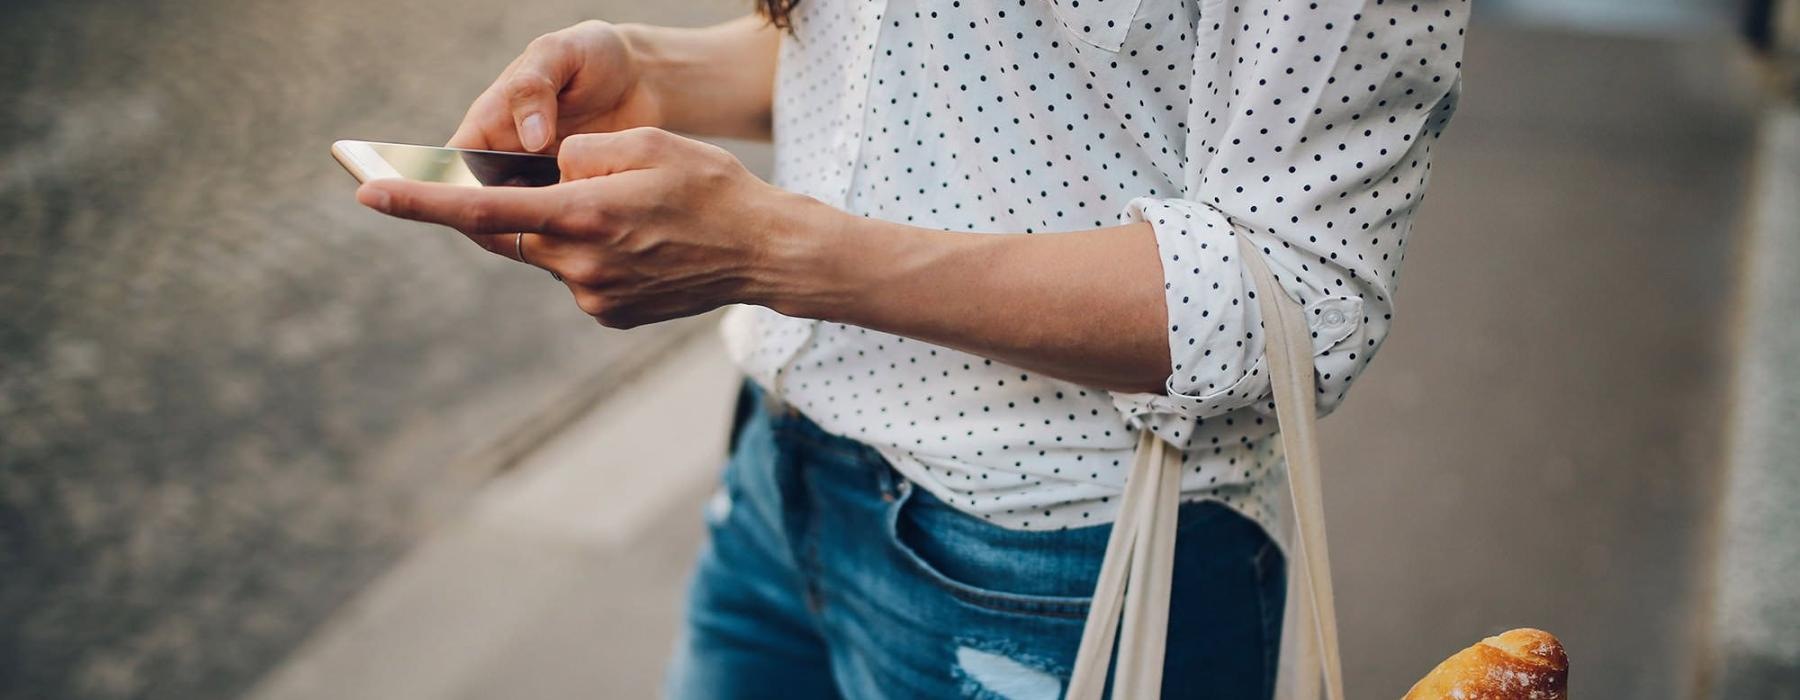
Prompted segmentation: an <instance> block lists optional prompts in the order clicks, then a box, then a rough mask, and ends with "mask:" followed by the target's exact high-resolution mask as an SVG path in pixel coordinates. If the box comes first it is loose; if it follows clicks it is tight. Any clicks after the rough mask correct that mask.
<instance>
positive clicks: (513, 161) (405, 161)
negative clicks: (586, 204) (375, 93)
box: [331, 140, 562, 187]
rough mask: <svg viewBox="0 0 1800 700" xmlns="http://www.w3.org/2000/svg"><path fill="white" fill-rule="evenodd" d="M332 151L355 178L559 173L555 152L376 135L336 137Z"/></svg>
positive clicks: (536, 177)
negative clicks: (374, 138) (393, 140)
mask: <svg viewBox="0 0 1800 700" xmlns="http://www.w3.org/2000/svg"><path fill="white" fill-rule="evenodd" d="M331 155H332V156H333V157H335V158H337V162H338V164H339V165H342V166H344V169H345V170H348V171H350V174H351V175H353V176H355V177H356V180H357V181H358V182H368V181H370V180H382V179H389V178H402V179H407V180H422V181H424V182H443V183H448V184H452V185H475V186H485V187H543V186H545V185H554V184H556V183H557V182H558V181H560V180H561V179H562V171H561V170H560V169H558V168H557V167H556V156H546V155H539V154H536V153H508V152H505V151H477V150H471V149H466V148H447V147H444V146H418V145H414V144H410V143H382V142H380V141H349V140H345V141H338V142H336V143H333V144H331Z"/></svg>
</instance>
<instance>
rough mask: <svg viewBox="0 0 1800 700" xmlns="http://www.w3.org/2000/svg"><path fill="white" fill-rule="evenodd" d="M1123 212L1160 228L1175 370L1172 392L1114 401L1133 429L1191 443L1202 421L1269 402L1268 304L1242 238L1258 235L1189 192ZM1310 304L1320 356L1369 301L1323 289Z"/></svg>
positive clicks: (1169, 384) (1137, 203) (1274, 263)
mask: <svg viewBox="0 0 1800 700" xmlns="http://www.w3.org/2000/svg"><path fill="white" fill-rule="evenodd" d="M1123 218H1124V219H1125V220H1126V221H1127V222H1138V221H1144V222H1148V223H1150V225H1151V227H1152V229H1154V230H1155V232H1156V245H1157V249H1158V251H1159V253H1160V255H1161V257H1162V270H1163V297H1164V302H1165V303H1166V305H1167V308H1168V318H1169V326H1168V329H1167V330H1168V341H1169V364H1170V374H1169V377H1168V378H1167V380H1166V381H1165V383H1164V392H1165V393H1163V394H1148V393H1140V394H1125V393H1114V394H1113V395H1112V398H1113V405H1114V406H1115V407H1116V408H1117V409H1118V410H1119V411H1120V412H1121V413H1123V414H1125V415H1126V416H1127V418H1128V420H1129V421H1130V422H1131V423H1133V424H1134V427H1138V428H1144V429H1149V430H1152V431H1153V432H1155V433H1156V434H1157V435H1158V436H1159V437H1162V438H1163V439H1165V440H1169V441H1170V442H1171V443H1174V444H1176V445H1177V446H1185V445H1186V442H1185V441H1186V438H1187V437H1188V436H1189V435H1191V434H1192V432H1193V427H1194V426H1195V425H1196V424H1197V422H1198V421H1201V420H1204V419H1206V418H1210V417H1213V416H1218V415H1221V414H1225V413H1228V412H1231V411H1234V410H1237V409H1241V408H1244V407H1246V406H1252V405H1256V404H1258V403H1259V402H1266V401H1267V400H1268V397H1269V379H1268V368H1267V365H1266V362H1267V360H1266V359H1265V355H1264V347H1263V334H1262V328H1261V324H1262V311H1261V310H1260V309H1259V308H1258V307H1257V303H1256V300H1255V298H1254V297H1252V296H1251V295H1250V292H1251V291H1253V290H1254V289H1255V286H1254V284H1253V282H1252V279H1251V276H1250V271H1249V269H1248V268H1247V267H1245V266H1244V264H1243V261H1242V260H1240V259H1239V258H1240V254H1239V249H1238V243H1237V238H1236V237H1237V236H1253V239H1255V238H1259V237H1255V236H1254V235H1253V234H1251V233H1250V232H1248V231H1247V230H1245V229H1243V228H1242V227H1237V226H1235V225H1234V224H1233V223H1232V221H1231V220H1230V219H1228V218H1227V217H1226V216H1225V215H1224V214H1223V213H1222V212H1220V211H1218V210H1217V209H1214V208H1212V207H1210V206H1207V205H1205V204H1201V203H1197V202H1192V201H1188V200H1182V199H1154V198H1148V197H1145V198H1138V199H1134V200H1132V201H1131V202H1130V203H1129V205H1128V206H1127V208H1126V211H1125V213H1124V215H1123ZM1259 242H1260V241H1259ZM1272 258H1273V256H1272ZM1279 262H1280V261H1279V260H1276V259H1271V260H1270V261H1269V264H1270V266H1271V267H1273V268H1276V269H1277V270H1278V271H1279V270H1280V269H1281V268H1282V267H1284V266H1282V265H1280V264H1279ZM1278 274H1279V272H1278ZM1282 276H1283V277H1286V276H1285V275H1282ZM1288 284H1295V283H1294V282H1290V281H1288V280H1285V279H1284V280H1283V285H1284V287H1285V286H1287V285H1288ZM1296 289H1297V291H1300V292H1301V293H1302V295H1304V292H1305V291H1306V290H1305V288H1304V286H1300V285H1296ZM1282 291H1283V293H1287V294H1289V296H1290V297H1294V296H1296V295H1295V294H1294V293H1292V292H1291V291H1290V290H1287V289H1283V290H1282ZM1302 298H1304V296H1302ZM1306 311H1307V314H1306V316H1307V322H1308V324H1309V326H1311V330H1312V341H1313V351H1314V355H1315V357H1317V356H1319V355H1322V354H1326V353H1328V352H1329V350H1330V349H1331V348H1332V346H1334V345H1336V344H1337V343H1338V342H1340V341H1342V340H1344V339H1345V338H1347V337H1349V336H1351V335H1352V334H1355V333H1356V331H1357V330H1358V327H1359V326H1360V323H1361V319H1362V300H1361V299H1359V298H1356V297H1349V296H1330V297H1324V296H1321V297H1319V298H1317V299H1315V300H1313V301H1312V302H1310V303H1308V304H1307V305H1306Z"/></svg>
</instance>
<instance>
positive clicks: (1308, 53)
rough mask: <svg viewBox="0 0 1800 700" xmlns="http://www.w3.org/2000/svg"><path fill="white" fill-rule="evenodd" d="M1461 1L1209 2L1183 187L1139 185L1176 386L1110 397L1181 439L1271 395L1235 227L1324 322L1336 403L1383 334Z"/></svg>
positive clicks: (1456, 40)
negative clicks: (1158, 259)
mask: <svg viewBox="0 0 1800 700" xmlns="http://www.w3.org/2000/svg"><path fill="white" fill-rule="evenodd" d="M1468 11H1469V4H1468V2H1467V1H1466V0H1456V1H1447V2H1392V1H1385V2H1384V1H1381V0H1367V1H1332V0H1319V1H1318V2H1311V3H1305V2H1301V3H1296V2H1283V1H1280V0H1242V1H1235V2H1232V1H1227V2H1213V1H1211V0H1207V2H1205V3H1204V6H1203V8H1202V11H1201V17H1202V19H1201V20H1200V23H1199V26H1198V27H1197V28H1196V41H1197V45H1196V49H1195V53H1194V68H1193V81H1192V84H1191V85H1190V86H1189V109H1188V113H1187V124H1186V126H1187V143H1186V147H1185V153H1186V159H1185V162H1184V165H1183V188H1182V196H1181V197H1179V198H1149V197H1145V198H1139V199H1135V200H1132V201H1131V202H1130V203H1129V205H1128V206H1127V208H1126V211H1125V212H1124V217H1125V219H1126V220H1127V221H1133V222H1136V221H1143V222H1148V223H1149V224H1150V225H1151V226H1152V228H1154V230H1155V232H1156V240H1157V246H1158V248H1159V250H1160V252H1161V255H1162V270H1163V282H1164V284H1163V289H1164V292H1165V301H1166V303H1167V306H1168V318H1169V326H1168V329H1167V330H1168V341H1169V354H1170V366H1171V368H1172V371H1171V373H1170V375H1169V377H1168V381H1167V386H1166V387H1165V393H1164V394H1115V395H1114V403H1115V405H1116V406H1118V408H1119V409H1120V410H1121V411H1123V412H1125V413H1126V414H1127V415H1128V417H1129V418H1130V419H1132V420H1133V421H1134V422H1140V423H1141V424H1143V425H1145V426H1148V427H1149V428H1151V429H1153V430H1155V431H1156V432H1158V433H1159V434H1161V435H1162V436H1163V437H1165V438H1167V439H1170V440H1172V441H1174V442H1175V443H1176V444H1178V445H1183V444H1185V443H1184V439H1185V438H1186V437H1187V436H1189V435H1191V434H1192V433H1193V430H1192V428H1191V426H1192V425H1193V423H1194V422H1195V421H1200V420H1204V419H1206V418H1209V417H1213V416H1217V415H1220V414H1224V413H1228V412H1230V411H1233V410H1237V409H1240V408H1244V407H1246V406H1256V407H1258V408H1259V409H1263V410H1266V408H1265V406H1266V404H1267V401H1268V396H1269V380H1268V372H1267V371H1266V369H1265V364H1264V363H1265V360H1264V348H1263V340H1262V332H1261V320H1262V315H1261V313H1260V312H1259V311H1258V309H1257V306H1256V302H1255V298H1254V296H1253V295H1252V294H1251V293H1252V291H1253V290H1254V287H1253V284H1252V281H1251V275H1250V272H1249V269H1248V268H1247V267H1245V266H1244V261H1243V260H1241V259H1240V256H1239V252H1238V250H1239V249H1238V244H1237V237H1238V236H1248V237H1249V239H1250V240H1251V242H1252V243H1254V244H1255V246H1256V248H1257V249H1259V250H1261V251H1263V255H1264V257H1265V259H1266V260H1267V261H1268V263H1269V267H1270V268H1271V269H1272V270H1273V271H1274V273H1275V275H1276V277H1277V278H1278V279H1279V280H1280V282H1281V285H1282V287H1283V288H1284V291H1285V292H1286V293H1287V294H1288V296H1289V297H1291V298H1293V299H1295V300H1297V301H1298V302H1299V303H1300V304H1301V305H1302V307H1303V308H1305V310H1306V312H1307V313H1306V316H1307V320H1308V322H1309V323H1310V325H1311V330H1312V336H1313V337H1312V341H1313V351H1314V365H1315V369H1316V372H1317V378H1318V392H1319V394H1318V398H1319V409H1320V411H1321V412H1322V413H1324V412H1330V411H1331V410H1332V409H1334V408H1336V407H1337V405H1338V404H1339V403H1340V402H1341V401H1342V400H1343V399H1344V396H1345V395H1346V393H1347V392H1348V391H1349V387H1350V384H1351V383H1352V381H1353V380H1354V379H1355V378H1356V377H1357V376H1359V375H1360V374H1361V373H1362V371H1363V369H1364V368H1365V367H1366V366H1367V365H1368V362H1369V359H1370V358H1371V357H1372V356H1373V355H1374V353H1375V350H1376V349H1377V348H1379V347H1380V346H1381V342H1382V340H1383V339H1384V338H1385V337H1386V336H1387V332H1388V328H1389V322H1390V320H1391V318H1392V313H1393V300H1392V295H1393V292H1394V290H1395V288H1396V285H1397V283H1398V279H1399V271H1400V261H1401V260H1402V259H1403V251H1404V247H1405V244H1406V240H1407V237H1408V234H1409V233H1410V228H1411V222H1412V218H1413V213H1414V212H1415V211H1416V210H1417V209H1418V206H1419V203H1420V202H1421V201H1422V200H1423V198H1424V194H1425V188H1426V184H1427V182H1428V181H1429V174H1430V170H1431V156H1432V151H1433V149H1434V147H1435V144H1436V143H1437V140H1438V136H1439V135H1440V134H1441V133H1442V132H1443V129H1444V128H1445V126H1446V125H1447V124H1448V122H1449V119H1450V115H1451V114H1452V112H1454V110H1455V105H1456V101H1457V97H1458V95H1459V93H1460V90H1461V77H1460V76H1461V68H1462V41H1463V30H1464V27H1465V26H1466V24H1467V19H1468Z"/></svg>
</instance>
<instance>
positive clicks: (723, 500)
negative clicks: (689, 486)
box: [706, 488, 731, 525]
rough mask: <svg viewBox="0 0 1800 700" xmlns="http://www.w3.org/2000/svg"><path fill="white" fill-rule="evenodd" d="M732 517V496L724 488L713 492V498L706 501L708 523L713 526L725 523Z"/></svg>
mask: <svg viewBox="0 0 1800 700" xmlns="http://www.w3.org/2000/svg"><path fill="white" fill-rule="evenodd" d="M729 517H731V494H729V493H726V492H725V489H724V488H720V489H719V490H717V491H714V492H713V495H712V498H709V499H707V500H706V522H708V523H711V524H713V525H717V524H719V523H722V522H725V519H726V518H729Z"/></svg>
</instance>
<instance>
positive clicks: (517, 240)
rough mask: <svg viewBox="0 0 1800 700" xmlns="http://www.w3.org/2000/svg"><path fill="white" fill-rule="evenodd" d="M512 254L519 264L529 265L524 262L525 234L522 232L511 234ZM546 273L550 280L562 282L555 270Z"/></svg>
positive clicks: (560, 276)
mask: <svg viewBox="0 0 1800 700" xmlns="http://www.w3.org/2000/svg"><path fill="white" fill-rule="evenodd" d="M513 254H514V255H515V256H516V257H517V258H518V259H519V262H522V263H525V264H527V265H530V264H531V263H530V262H528V261H526V260H525V232H524V231H520V232H518V233H516V234H513ZM547 272H549V273H550V278H551V279H554V280H556V281H558V282H561V281H563V278H562V275H559V274H556V271H555V270H547Z"/></svg>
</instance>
